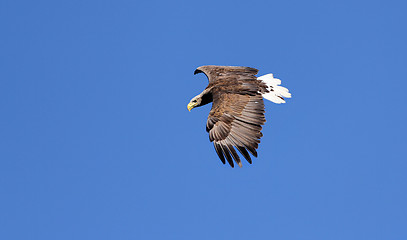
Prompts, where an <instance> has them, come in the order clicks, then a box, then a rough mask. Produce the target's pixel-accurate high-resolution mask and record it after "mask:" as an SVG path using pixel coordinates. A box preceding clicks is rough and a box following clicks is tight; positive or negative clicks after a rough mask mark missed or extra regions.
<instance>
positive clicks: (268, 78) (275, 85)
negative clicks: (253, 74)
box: [257, 73, 291, 103]
mask: <svg viewBox="0 0 407 240" xmlns="http://www.w3.org/2000/svg"><path fill="white" fill-rule="evenodd" d="M257 79H258V80H260V81H263V82H264V83H265V84H266V85H267V90H269V92H268V93H264V94H263V97H264V98H265V99H267V100H269V101H272V102H274V103H285V100H284V98H291V93H290V92H289V91H288V89H287V88H285V87H282V86H279V85H280V84H281V80H280V79H278V78H274V77H273V74H271V73H270V74H266V75H264V76H261V77H258V78H257Z"/></svg>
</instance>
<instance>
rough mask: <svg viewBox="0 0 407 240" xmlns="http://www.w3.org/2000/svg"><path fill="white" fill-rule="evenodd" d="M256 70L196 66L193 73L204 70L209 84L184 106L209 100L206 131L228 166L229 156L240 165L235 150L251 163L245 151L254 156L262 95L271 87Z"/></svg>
mask: <svg viewBox="0 0 407 240" xmlns="http://www.w3.org/2000/svg"><path fill="white" fill-rule="evenodd" d="M257 72H258V70H257V69H254V68H249V67H232V66H212V65H211V66H202V67H199V68H197V69H196V70H195V73H194V74H197V73H204V74H205V75H206V76H207V77H208V80H209V84H208V86H207V87H206V88H205V90H204V91H203V92H202V93H201V94H199V95H198V96H196V97H194V98H193V99H192V100H191V102H190V103H189V104H188V109H189V110H191V109H192V108H194V107H199V106H203V105H205V104H208V103H210V102H213V104H212V109H211V111H210V112H209V116H208V121H207V124H206V131H207V132H208V133H209V140H210V141H211V142H213V145H214V147H215V150H216V153H217V154H218V156H219V158H220V159H221V161H222V162H223V163H224V164H225V162H226V161H227V162H228V163H229V164H230V166H231V167H233V166H234V163H233V159H234V161H235V162H236V163H237V164H238V165H239V166H240V167H241V166H242V163H241V160H240V157H239V155H238V154H237V152H236V150H237V151H239V152H240V154H241V155H242V156H243V157H244V158H245V159H246V160H247V161H248V162H249V163H252V160H251V158H250V155H249V152H250V153H251V154H252V155H253V156H255V157H257V151H256V149H257V147H258V145H259V143H260V138H261V137H262V136H263V135H262V133H261V130H262V125H264V123H265V122H266V119H265V117H264V112H265V111H264V102H263V96H262V94H266V93H268V92H269V91H273V89H272V88H268V85H267V84H266V82H264V81H261V80H258V79H257V77H256V76H255V74H257ZM287 92H288V90H287ZM280 98H281V99H282V97H280Z"/></svg>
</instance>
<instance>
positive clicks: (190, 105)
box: [187, 102, 195, 111]
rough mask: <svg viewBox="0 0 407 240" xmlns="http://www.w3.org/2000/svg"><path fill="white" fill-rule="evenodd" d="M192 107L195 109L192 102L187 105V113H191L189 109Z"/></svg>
mask: <svg viewBox="0 0 407 240" xmlns="http://www.w3.org/2000/svg"><path fill="white" fill-rule="evenodd" d="M194 107H195V105H194V104H193V103H192V102H190V103H188V106H187V108H188V111H191V109H192V108H194Z"/></svg>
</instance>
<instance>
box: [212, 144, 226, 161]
mask: <svg viewBox="0 0 407 240" xmlns="http://www.w3.org/2000/svg"><path fill="white" fill-rule="evenodd" d="M213 146H214V147H215V151H216V153H217V154H218V157H219V158H220V160H221V161H222V163H223V164H225V163H226V161H225V157H224V156H223V153H222V149H221V148H220V146H219V144H217V143H213Z"/></svg>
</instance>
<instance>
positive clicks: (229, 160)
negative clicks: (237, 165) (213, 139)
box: [219, 144, 234, 167]
mask: <svg viewBox="0 0 407 240" xmlns="http://www.w3.org/2000/svg"><path fill="white" fill-rule="evenodd" d="M219 146H220V147H221V148H222V152H223V155H225V157H226V160H228V163H229V165H230V166H231V167H234V164H233V159H232V157H231V156H230V153H229V150H228V149H227V148H226V146H224V145H222V144H219Z"/></svg>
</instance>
